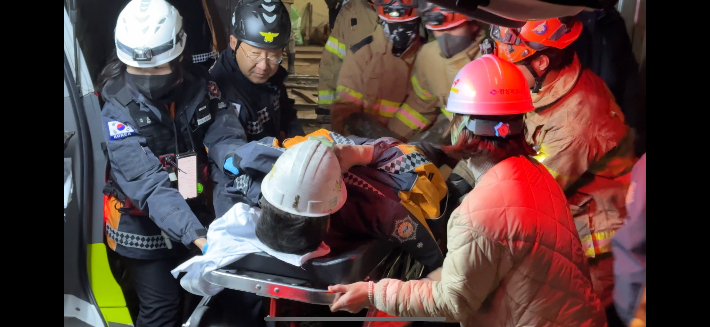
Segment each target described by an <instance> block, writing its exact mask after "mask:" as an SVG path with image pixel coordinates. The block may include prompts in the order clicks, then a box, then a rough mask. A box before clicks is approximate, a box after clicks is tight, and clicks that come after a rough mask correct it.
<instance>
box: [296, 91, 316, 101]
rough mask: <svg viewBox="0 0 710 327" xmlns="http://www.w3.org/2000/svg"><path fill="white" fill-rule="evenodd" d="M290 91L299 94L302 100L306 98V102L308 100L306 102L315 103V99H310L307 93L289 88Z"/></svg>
mask: <svg viewBox="0 0 710 327" xmlns="http://www.w3.org/2000/svg"><path fill="white" fill-rule="evenodd" d="M291 93H293V94H295V95H298V96H300V97H301V98H302V99H303V100H306V102H308V103H317V102H316V101H313V99H311V97H309V96H308V95H306V94H304V93H303V92H301V91H299V90H296V89H291Z"/></svg>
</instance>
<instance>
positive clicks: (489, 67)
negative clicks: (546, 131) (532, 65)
mask: <svg viewBox="0 0 710 327" xmlns="http://www.w3.org/2000/svg"><path fill="white" fill-rule="evenodd" d="M533 109H534V108H533V104H532V98H531V97H530V90H529V87H528V82H527V81H526V80H525V76H523V73H522V72H520V70H519V69H518V68H517V67H515V65H513V64H512V63H510V62H508V61H505V60H503V59H501V58H499V57H496V56H494V55H484V56H481V57H480V58H478V59H476V60H474V61H471V62H469V63H468V64H466V66H464V67H463V68H461V70H460V71H459V73H458V74H456V78H455V79H454V83H453V85H452V86H451V93H449V101H448V104H447V106H446V110H448V111H450V112H453V113H458V114H462V115H478V116H498V115H517V114H523V113H526V112H528V111H531V110H533Z"/></svg>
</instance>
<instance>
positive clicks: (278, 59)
mask: <svg viewBox="0 0 710 327" xmlns="http://www.w3.org/2000/svg"><path fill="white" fill-rule="evenodd" d="M239 49H241V50H242V52H243V53H244V56H245V57H247V59H249V60H251V61H252V62H253V63H256V64H258V63H260V62H262V61H264V57H263V56H260V55H259V54H255V53H252V54H251V55H249V54H248V53H247V52H246V51H244V48H242V47H239ZM266 60H268V62H269V63H270V64H272V65H278V64H280V63H281V60H283V55H281V54H279V55H278V56H274V55H271V56H268V57H266Z"/></svg>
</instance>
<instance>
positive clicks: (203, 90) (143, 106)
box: [101, 64, 246, 259]
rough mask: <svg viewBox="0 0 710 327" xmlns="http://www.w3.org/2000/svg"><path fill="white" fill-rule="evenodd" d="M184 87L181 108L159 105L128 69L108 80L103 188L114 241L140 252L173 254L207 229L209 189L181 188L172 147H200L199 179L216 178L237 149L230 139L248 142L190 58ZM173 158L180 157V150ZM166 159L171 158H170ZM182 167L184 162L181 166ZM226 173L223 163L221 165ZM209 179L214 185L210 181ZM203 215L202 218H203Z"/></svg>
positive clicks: (126, 251)
mask: <svg viewBox="0 0 710 327" xmlns="http://www.w3.org/2000/svg"><path fill="white" fill-rule="evenodd" d="M184 67H185V72H184V76H183V82H182V84H181V85H180V86H179V87H181V90H180V95H179V96H178V98H177V100H176V101H175V102H174V103H173V105H174V106H173V108H174V110H171V111H172V112H173V114H171V112H169V111H168V110H166V109H159V108H157V107H155V106H154V105H153V104H152V103H151V102H150V101H149V100H147V99H146V98H145V97H144V96H143V95H142V94H140V93H139V92H137V91H136V88H135V86H134V85H133V84H132V82H130V78H129V77H128V76H127V75H124V76H121V77H120V78H118V79H115V80H113V81H110V82H109V83H107V85H106V87H105V88H104V91H103V96H104V98H106V99H107V102H106V104H105V105H104V107H103V109H102V111H101V118H102V125H103V134H104V141H105V142H106V152H107V155H108V161H109V167H108V171H107V175H108V182H107V184H106V187H105V188H104V194H105V197H104V199H105V202H104V220H105V223H106V236H107V242H108V245H109V247H110V248H111V249H112V250H114V251H116V252H117V253H118V254H120V255H122V256H125V257H129V258H134V259H158V258H162V257H165V256H170V255H174V254H175V252H174V251H170V249H171V247H173V246H176V245H177V243H178V242H181V243H182V244H184V245H185V246H189V245H190V244H191V243H192V242H193V241H194V240H196V239H197V238H199V237H204V236H205V235H206V230H205V229H204V227H203V226H205V225H206V224H209V222H210V221H211V218H214V216H211V214H208V211H211V205H210V204H209V203H207V202H206V201H205V198H204V195H205V194H204V192H203V191H204V190H201V189H200V186H198V192H201V194H200V195H199V196H198V197H197V198H192V199H188V200H185V199H184V198H183V196H182V195H181V193H179V192H178V190H177V189H176V188H175V186H176V185H175V184H176V183H175V181H174V178H175V177H177V183H179V181H180V178H181V175H182V173H180V172H176V173H175V176H172V175H170V173H169V172H168V171H167V170H166V169H165V168H164V167H170V166H171V164H170V163H166V162H163V161H161V159H160V157H162V158H165V157H164V156H165V155H180V154H186V153H193V154H194V155H195V156H196V157H197V158H196V161H197V167H196V168H195V170H196V172H197V178H198V182H199V183H200V184H202V185H205V184H209V177H207V176H209V174H208V171H209V170H210V169H211V170H213V171H215V170H218V171H219V170H220V169H221V166H220V168H217V167H216V166H215V162H222V163H223V162H224V161H225V160H226V158H228V157H230V156H231V148H230V147H231V146H234V145H236V144H244V143H246V142H245V141H244V139H246V135H245V133H244V131H243V129H242V128H241V125H240V124H239V120H238V117H237V116H236V115H235V114H234V110H233V108H232V107H230V106H229V105H228V104H227V103H226V102H224V101H222V100H221V93H220V91H219V89H218V88H217V85H216V84H215V83H214V82H212V81H210V77H209V74H207V70H206V69H204V68H202V67H199V66H197V65H192V64H189V65H185V66H184ZM171 157H172V159H170V160H171V161H172V162H173V163H176V162H177V158H176V157H175V156H171ZM163 160H165V159H163ZM178 168H180V167H178ZM220 173H221V171H220ZM206 186H207V185H206ZM198 218H199V219H198Z"/></svg>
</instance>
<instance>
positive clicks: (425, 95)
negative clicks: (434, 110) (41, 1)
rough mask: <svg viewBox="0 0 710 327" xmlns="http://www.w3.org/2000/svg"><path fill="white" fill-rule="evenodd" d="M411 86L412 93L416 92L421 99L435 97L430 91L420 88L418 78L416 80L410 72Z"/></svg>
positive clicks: (428, 99) (432, 98)
mask: <svg viewBox="0 0 710 327" xmlns="http://www.w3.org/2000/svg"><path fill="white" fill-rule="evenodd" d="M411 80H412V88H413V89H414V93H416V94H417V96H418V97H420V98H421V99H422V100H426V101H431V100H434V99H436V97H434V96H433V95H431V93H429V92H427V91H426V90H424V89H423V88H422V86H421V85H419V80H417V76H416V75H414V74H412V78H411Z"/></svg>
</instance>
